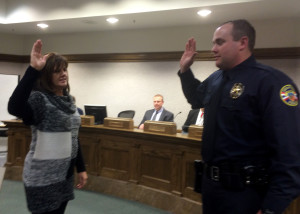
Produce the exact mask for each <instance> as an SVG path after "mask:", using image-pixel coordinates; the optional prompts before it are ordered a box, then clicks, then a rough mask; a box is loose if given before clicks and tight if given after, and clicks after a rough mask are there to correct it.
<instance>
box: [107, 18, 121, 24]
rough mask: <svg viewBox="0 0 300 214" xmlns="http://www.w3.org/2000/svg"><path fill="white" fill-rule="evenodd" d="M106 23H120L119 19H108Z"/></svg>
mask: <svg viewBox="0 0 300 214" xmlns="http://www.w3.org/2000/svg"><path fill="white" fill-rule="evenodd" d="M106 21H107V22H109V23H112V24H114V23H116V22H118V21H119V19H117V18H108V19H106Z"/></svg>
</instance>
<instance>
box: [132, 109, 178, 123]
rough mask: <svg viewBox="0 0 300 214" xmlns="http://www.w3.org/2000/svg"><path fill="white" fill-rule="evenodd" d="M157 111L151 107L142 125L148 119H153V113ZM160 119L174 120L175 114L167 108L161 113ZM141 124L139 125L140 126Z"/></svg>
mask: <svg viewBox="0 0 300 214" xmlns="http://www.w3.org/2000/svg"><path fill="white" fill-rule="evenodd" d="M154 111H155V109H151V110H148V111H146V113H145V115H144V117H143V119H142V121H141V122H140V125H141V124H143V123H144V122H145V121H146V120H151V117H152V114H153V112H154ZM159 121H169V122H173V121H174V114H173V113H172V112H169V111H167V110H166V109H165V108H164V110H163V112H162V113H161V115H160V118H159ZM140 125H139V126H138V127H140Z"/></svg>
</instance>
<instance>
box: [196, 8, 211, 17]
mask: <svg viewBox="0 0 300 214" xmlns="http://www.w3.org/2000/svg"><path fill="white" fill-rule="evenodd" d="M197 13H198V15H199V16H202V17H205V16H208V15H209V14H211V11H210V10H206V9H205V10H199V11H198V12H197Z"/></svg>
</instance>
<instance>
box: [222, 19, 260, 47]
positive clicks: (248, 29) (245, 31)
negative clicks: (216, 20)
mask: <svg viewBox="0 0 300 214" xmlns="http://www.w3.org/2000/svg"><path fill="white" fill-rule="evenodd" d="M228 23H232V24H233V29H232V37H233V40H234V41H238V40H240V39H241V38H242V37H243V36H247V37H248V40H249V42H248V48H249V50H250V51H251V52H253V50H254V46H255V37H256V33H255V29H254V27H253V26H252V25H251V24H250V23H249V22H248V21H247V20H245V19H237V20H233V21H228V22H225V23H223V24H222V25H224V24H228Z"/></svg>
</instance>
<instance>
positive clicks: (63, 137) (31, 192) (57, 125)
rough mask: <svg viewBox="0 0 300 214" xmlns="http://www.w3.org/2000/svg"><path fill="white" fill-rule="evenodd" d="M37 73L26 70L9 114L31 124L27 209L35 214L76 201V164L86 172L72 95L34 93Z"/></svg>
mask: <svg viewBox="0 0 300 214" xmlns="http://www.w3.org/2000/svg"><path fill="white" fill-rule="evenodd" d="M37 73H38V72H37V71H35V70H34V69H33V68H31V67H29V68H28V69H27V71H26V73H25V75H24V77H23V79H22V80H21V82H20V83H19V84H18V86H17V88H16V89H15V91H14V93H13V95H12V97H11V98H10V101H9V106H8V110H9V112H10V113H13V114H14V115H16V116H18V117H21V118H23V121H24V123H25V124H29V125H31V130H32V141H31V144H30V150H29V152H28V154H27V156H26V159H25V163H24V171H23V181H24V185H25V191H26V198H27V204H28V208H29V210H30V211H31V212H34V213H40V212H49V211H52V210H55V209H57V208H58V207H59V206H60V204H61V203H62V202H64V201H68V200H71V199H73V198H74V193H73V180H74V176H73V168H74V165H76V166H77V171H79V172H81V171H85V168H84V163H83V160H82V155H81V152H80V147H79V143H78V130H79V126H80V116H79V114H78V112H77V111H76V106H75V105H74V103H73V99H72V98H71V96H70V95H67V96H56V95H54V94H49V93H44V92H40V91H33V92H31V91H32V86H33V84H32V83H33V82H34V80H35V79H36V77H37ZM29 89H30V90H29ZM24 97H25V99H24ZM22 101H23V102H22Z"/></svg>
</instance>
